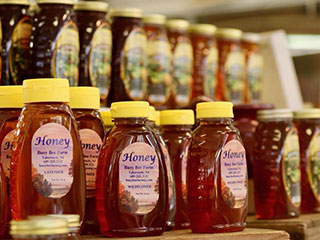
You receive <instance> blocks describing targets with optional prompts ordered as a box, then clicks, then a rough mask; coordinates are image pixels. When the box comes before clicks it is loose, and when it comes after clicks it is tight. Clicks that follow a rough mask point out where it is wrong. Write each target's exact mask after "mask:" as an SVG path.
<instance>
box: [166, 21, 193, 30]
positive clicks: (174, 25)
mask: <svg viewBox="0 0 320 240" xmlns="http://www.w3.org/2000/svg"><path fill="white" fill-rule="evenodd" d="M166 27H167V28H170V29H180V30H187V29H188V27H189V22H188V21H187V20H184V19H168V20H167V21H166Z"/></svg>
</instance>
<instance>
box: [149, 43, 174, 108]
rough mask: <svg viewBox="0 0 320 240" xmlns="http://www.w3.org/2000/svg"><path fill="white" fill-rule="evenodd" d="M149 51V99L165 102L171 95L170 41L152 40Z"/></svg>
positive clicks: (154, 101)
mask: <svg viewBox="0 0 320 240" xmlns="http://www.w3.org/2000/svg"><path fill="white" fill-rule="evenodd" d="M147 53H148V68H147V69H148V100H149V102H150V103H152V104H158V105H159V104H164V103H166V102H167V101H168V98H169V96H170V86H171V83H172V78H171V59H172V55H171V49H170V45H169V43H168V41H165V40H151V41H148V45H147Z"/></svg>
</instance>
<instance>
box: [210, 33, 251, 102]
mask: <svg viewBox="0 0 320 240" xmlns="http://www.w3.org/2000/svg"><path fill="white" fill-rule="evenodd" d="M216 38H217V47H218V50H219V60H218V83H217V90H216V98H217V99H218V100H225V101H231V102H234V103H241V102H243V101H244V100H245V97H244V96H245V95H244V92H245V55H244V53H243V51H242V49H241V38H242V31H241V30H239V29H234V28H218V30H217V32H216Z"/></svg>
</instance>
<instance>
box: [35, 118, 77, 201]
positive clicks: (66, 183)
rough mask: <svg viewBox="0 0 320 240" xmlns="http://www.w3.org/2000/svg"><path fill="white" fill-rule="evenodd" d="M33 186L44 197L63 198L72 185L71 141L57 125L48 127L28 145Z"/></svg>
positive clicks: (42, 129) (43, 127) (42, 128)
mask: <svg viewBox="0 0 320 240" xmlns="http://www.w3.org/2000/svg"><path fill="white" fill-rule="evenodd" d="M31 158H32V162H31V163H32V184H33V187H34V188H35V189H36V190H37V191H38V192H39V193H40V194H41V195H43V196H44V197H47V198H62V197H63V196H65V195H66V194H67V193H68V192H69V191H70V189H71V186H72V183H73V141H72V137H71V134H70V132H69V131H68V129H67V128H65V127H64V126H62V125H60V124H58V123H47V124H45V125H43V126H41V127H40V128H39V129H38V130H37V131H36V132H35V133H34V135H33V137H32V142H31Z"/></svg>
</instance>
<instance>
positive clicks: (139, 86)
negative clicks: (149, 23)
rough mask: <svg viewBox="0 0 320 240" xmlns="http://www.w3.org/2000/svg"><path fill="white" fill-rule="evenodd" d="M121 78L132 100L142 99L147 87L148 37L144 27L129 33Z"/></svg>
mask: <svg viewBox="0 0 320 240" xmlns="http://www.w3.org/2000/svg"><path fill="white" fill-rule="evenodd" d="M121 79H122V81H123V85H124V87H125V91H126V93H127V94H128V96H129V97H130V98H131V99H132V100H142V99H143V98H144V96H145V93H146V89H147V37H146V35H145V32H144V30H143V29H142V28H135V29H134V30H132V31H131V32H130V34H129V35H128V37H127V39H126V42H125V44H124V48H123V53H122V59H121Z"/></svg>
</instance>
